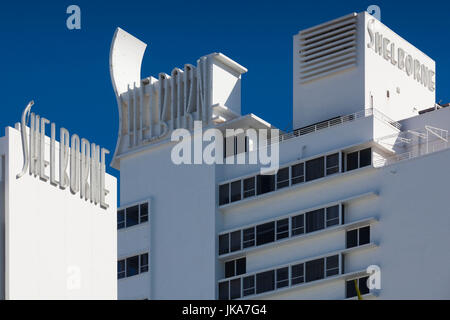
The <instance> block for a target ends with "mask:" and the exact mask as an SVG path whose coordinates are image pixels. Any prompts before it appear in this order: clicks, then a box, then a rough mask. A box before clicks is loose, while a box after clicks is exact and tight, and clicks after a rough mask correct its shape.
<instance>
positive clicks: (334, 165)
mask: <svg viewBox="0 0 450 320" xmlns="http://www.w3.org/2000/svg"><path fill="white" fill-rule="evenodd" d="M326 160H327V176H328V175H330V174H334V173H338V172H339V153H335V154H332V155H329V156H327V157H326Z"/></svg>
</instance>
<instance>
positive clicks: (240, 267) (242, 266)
mask: <svg viewBox="0 0 450 320" xmlns="http://www.w3.org/2000/svg"><path fill="white" fill-rule="evenodd" d="M246 262H247V260H246V258H241V259H237V260H236V275H237V276H239V275H241V274H244V273H246V272H247V271H246V269H247V268H246V264H247V263H246Z"/></svg>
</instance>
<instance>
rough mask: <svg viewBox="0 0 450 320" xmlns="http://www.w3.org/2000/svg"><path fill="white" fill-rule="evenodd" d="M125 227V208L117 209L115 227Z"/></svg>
mask: <svg viewBox="0 0 450 320" xmlns="http://www.w3.org/2000/svg"><path fill="white" fill-rule="evenodd" d="M123 228H125V210H123V209H122V210H119V211H117V229H123Z"/></svg>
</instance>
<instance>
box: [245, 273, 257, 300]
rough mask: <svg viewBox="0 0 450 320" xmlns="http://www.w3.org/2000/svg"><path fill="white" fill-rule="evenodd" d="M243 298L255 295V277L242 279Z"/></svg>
mask: <svg viewBox="0 0 450 320" xmlns="http://www.w3.org/2000/svg"><path fill="white" fill-rule="evenodd" d="M243 285H244V296H249V295H252V294H255V276H248V277H245V278H244V283H243Z"/></svg>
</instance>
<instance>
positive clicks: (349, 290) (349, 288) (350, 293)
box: [345, 276, 370, 298]
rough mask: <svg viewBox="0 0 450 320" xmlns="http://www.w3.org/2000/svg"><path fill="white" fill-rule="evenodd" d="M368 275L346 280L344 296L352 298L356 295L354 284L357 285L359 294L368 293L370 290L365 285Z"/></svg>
mask: <svg viewBox="0 0 450 320" xmlns="http://www.w3.org/2000/svg"><path fill="white" fill-rule="evenodd" d="M368 279H369V277H368V276H367V277H363V278H359V279H352V280H348V281H347V282H346V290H345V291H346V297H347V298H353V297H356V296H358V293H357V292H356V286H358V289H359V292H360V294H361V295H363V294H368V293H369V292H370V290H369V288H368V287H367V280H368Z"/></svg>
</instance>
